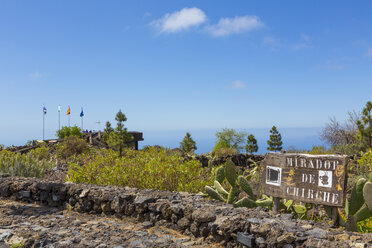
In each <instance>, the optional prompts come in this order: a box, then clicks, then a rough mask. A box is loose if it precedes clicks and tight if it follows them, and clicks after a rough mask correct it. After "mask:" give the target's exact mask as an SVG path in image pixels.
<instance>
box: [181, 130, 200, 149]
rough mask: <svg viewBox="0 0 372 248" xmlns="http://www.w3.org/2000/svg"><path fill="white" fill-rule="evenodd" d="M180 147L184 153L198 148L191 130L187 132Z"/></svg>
mask: <svg viewBox="0 0 372 248" xmlns="http://www.w3.org/2000/svg"><path fill="white" fill-rule="evenodd" d="M180 149H181V150H182V151H183V152H184V153H188V152H191V151H195V150H196V149H197V147H196V142H195V141H194V140H193V139H192V138H191V134H190V133H189V132H187V133H186V136H185V137H184V138H183V140H182V141H181V142H180Z"/></svg>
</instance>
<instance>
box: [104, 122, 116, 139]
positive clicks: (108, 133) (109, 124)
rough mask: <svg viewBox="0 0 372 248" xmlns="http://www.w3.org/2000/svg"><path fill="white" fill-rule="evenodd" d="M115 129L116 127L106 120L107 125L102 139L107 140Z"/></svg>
mask: <svg viewBox="0 0 372 248" xmlns="http://www.w3.org/2000/svg"><path fill="white" fill-rule="evenodd" d="M113 131H114V129H113V128H112V127H111V123H110V122H109V121H106V126H105V129H104V130H103V135H102V140H103V141H105V142H107V141H108V139H109V137H110V135H111V133H112V132H113Z"/></svg>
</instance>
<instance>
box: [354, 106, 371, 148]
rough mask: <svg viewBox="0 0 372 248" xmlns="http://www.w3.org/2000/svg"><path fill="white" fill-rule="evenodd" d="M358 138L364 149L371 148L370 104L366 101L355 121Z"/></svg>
mask: <svg viewBox="0 0 372 248" xmlns="http://www.w3.org/2000/svg"><path fill="white" fill-rule="evenodd" d="M357 126H358V130H359V138H360V140H361V142H362V144H363V147H364V148H365V149H368V148H371V147H372V102H370V101H368V102H367V104H366V107H365V108H364V109H363V111H362V116H361V118H360V120H358V121H357Z"/></svg>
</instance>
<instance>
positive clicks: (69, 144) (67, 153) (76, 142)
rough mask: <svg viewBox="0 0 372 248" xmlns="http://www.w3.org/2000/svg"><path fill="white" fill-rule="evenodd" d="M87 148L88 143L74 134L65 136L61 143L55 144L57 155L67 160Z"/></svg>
mask: <svg viewBox="0 0 372 248" xmlns="http://www.w3.org/2000/svg"><path fill="white" fill-rule="evenodd" d="M88 150H89V145H88V143H87V142H86V141H85V140H83V139H80V138H78V137H76V136H70V137H67V138H66V139H65V140H64V141H63V142H62V143H61V144H58V145H57V153H56V155H57V157H59V158H63V159H65V160H68V159H69V158H70V157H75V156H77V155H80V154H82V153H84V152H87V151H88Z"/></svg>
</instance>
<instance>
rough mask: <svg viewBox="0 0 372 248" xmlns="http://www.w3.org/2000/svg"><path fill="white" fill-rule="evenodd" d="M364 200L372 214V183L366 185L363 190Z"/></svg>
mask: <svg viewBox="0 0 372 248" xmlns="http://www.w3.org/2000/svg"><path fill="white" fill-rule="evenodd" d="M363 193H364V200H365V203H366V205H367V207H368V209H369V211H371V212H372V183H371V182H368V183H366V184H365V185H364V189H363Z"/></svg>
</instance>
